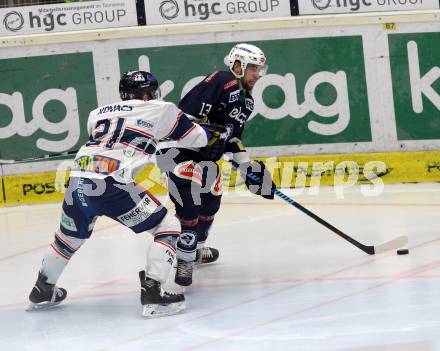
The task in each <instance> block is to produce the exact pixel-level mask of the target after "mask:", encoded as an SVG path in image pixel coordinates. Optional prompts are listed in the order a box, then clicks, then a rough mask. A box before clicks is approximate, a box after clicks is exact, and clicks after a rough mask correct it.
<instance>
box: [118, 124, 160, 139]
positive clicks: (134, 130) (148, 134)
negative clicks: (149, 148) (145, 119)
mask: <svg viewBox="0 0 440 351" xmlns="http://www.w3.org/2000/svg"><path fill="white" fill-rule="evenodd" d="M125 129H129V130H132V131H133V132H138V133H139V134H143V135H145V136H147V137H150V138H154V135H153V134H150V133H147V132H144V131H143V130H140V129H136V128H133V127H130V126H127V127H125Z"/></svg>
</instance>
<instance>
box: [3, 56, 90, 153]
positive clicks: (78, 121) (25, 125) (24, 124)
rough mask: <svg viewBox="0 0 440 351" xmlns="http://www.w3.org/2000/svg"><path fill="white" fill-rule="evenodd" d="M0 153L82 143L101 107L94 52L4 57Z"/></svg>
mask: <svg viewBox="0 0 440 351" xmlns="http://www.w3.org/2000/svg"><path fill="white" fill-rule="evenodd" d="M0 67H1V68H2V73H1V78H2V79H0V158H2V159H23V158H26V157H30V156H34V155H42V154H46V153H53V152H63V151H66V150H69V149H75V148H78V147H79V146H80V145H81V144H82V143H83V142H84V141H85V140H86V139H87V137H88V135H87V130H86V121H87V116H88V113H89V112H90V111H91V110H92V109H94V108H96V106H97V101H96V86H95V75H94V67H93V57H92V53H91V52H84V53H72V54H60V55H47V56H34V57H20V58H9V59H0Z"/></svg>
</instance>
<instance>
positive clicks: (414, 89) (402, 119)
mask: <svg viewBox="0 0 440 351" xmlns="http://www.w3.org/2000/svg"><path fill="white" fill-rule="evenodd" d="M388 42H389V47H390V63H391V73H392V80H393V92H394V96H395V99H394V109H395V111H396V126H397V137H398V139H399V140H429V139H440V67H439V66H440V47H439V45H433V43H439V42H440V33H439V32H435V33H414V34H392V35H389V37H388Z"/></svg>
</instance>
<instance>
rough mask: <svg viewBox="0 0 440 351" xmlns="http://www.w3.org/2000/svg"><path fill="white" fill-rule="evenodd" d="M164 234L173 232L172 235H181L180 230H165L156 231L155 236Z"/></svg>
mask: <svg viewBox="0 0 440 351" xmlns="http://www.w3.org/2000/svg"><path fill="white" fill-rule="evenodd" d="M162 234H171V235H180V232H178V231H174V230H173V231H169V230H168V231H163V232H157V233H154V236H156V235H162Z"/></svg>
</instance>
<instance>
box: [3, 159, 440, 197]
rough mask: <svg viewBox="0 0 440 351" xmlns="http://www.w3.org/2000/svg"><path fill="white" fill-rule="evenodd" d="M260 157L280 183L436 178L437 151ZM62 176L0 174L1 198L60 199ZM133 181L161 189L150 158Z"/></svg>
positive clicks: (225, 174) (233, 181)
mask: <svg viewBox="0 0 440 351" xmlns="http://www.w3.org/2000/svg"><path fill="white" fill-rule="evenodd" d="M262 160H264V162H265V164H266V167H267V169H269V170H270V172H271V173H272V175H273V180H274V182H275V184H276V185H277V186H278V187H280V188H293V187H304V186H306V187H310V186H320V185H322V186H334V185H350V184H373V185H374V184H378V183H405V182H411V183H413V182H437V181H440V151H427V152H400V153H399V152H395V153H370V154H348V155H341V154H339V155H306V156H285V157H272V158H266V159H262ZM220 165H221V172H222V178H223V189H224V191H225V192H230V191H233V190H234V189H236V188H237V189H244V188H245V185H244V181H243V179H242V178H241V177H239V176H238V175H237V172H235V171H233V170H232V168H231V165H230V163H228V162H224V161H222V162H220ZM66 179H67V174H58V177H57V173H56V172H45V173H33V174H21V175H8V176H4V177H3V184H4V193H5V204H6V205H19V204H36V203H45V202H58V201H62V199H63V191H64V189H65V185H66ZM136 181H137V182H138V183H140V184H142V185H143V186H144V187H145V188H146V189H148V190H149V191H150V192H152V193H153V194H156V195H158V194H165V193H166V179H165V178H164V177H163V176H161V174H160V171H159V169H158V168H157V167H155V166H154V165H153V164H149V165H147V166H146V168H145V169H144V170H143V171H142V172H141V173H140V174H139V175H138V176H137V178H136ZM2 191H3V189H1V190H0V193H1V192H2ZM2 198H3V196H2ZM0 204H1V202H0Z"/></svg>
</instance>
